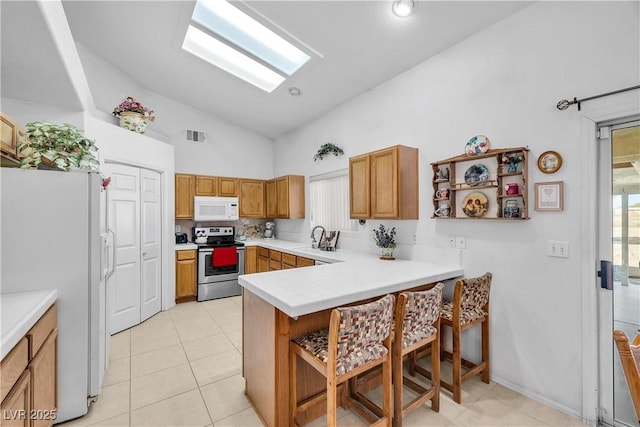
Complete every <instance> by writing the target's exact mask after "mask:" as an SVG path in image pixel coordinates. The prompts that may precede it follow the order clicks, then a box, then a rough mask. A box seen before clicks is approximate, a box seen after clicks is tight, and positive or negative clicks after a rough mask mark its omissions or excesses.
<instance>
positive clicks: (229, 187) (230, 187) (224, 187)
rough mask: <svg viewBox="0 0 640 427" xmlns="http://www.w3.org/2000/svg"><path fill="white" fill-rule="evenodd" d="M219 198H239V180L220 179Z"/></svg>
mask: <svg viewBox="0 0 640 427" xmlns="http://www.w3.org/2000/svg"><path fill="white" fill-rule="evenodd" d="M218 196H220V197H237V196H238V179H237V178H222V177H218Z"/></svg>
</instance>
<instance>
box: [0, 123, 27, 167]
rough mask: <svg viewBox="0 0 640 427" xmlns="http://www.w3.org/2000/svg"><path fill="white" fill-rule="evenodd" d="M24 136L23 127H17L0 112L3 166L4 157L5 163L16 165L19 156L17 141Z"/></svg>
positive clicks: (0, 150) (0, 149)
mask: <svg viewBox="0 0 640 427" xmlns="http://www.w3.org/2000/svg"><path fill="white" fill-rule="evenodd" d="M23 136H24V129H22V128H21V127H19V126H18V125H17V124H16V123H15V122H14V121H13V120H11V119H10V118H9V117H7V116H5V115H4V114H2V113H0V153H1V154H2V159H3V166H4V165H5V163H4V160H5V159H6V160H7V161H8V163H6V164H7V165H16V164H17V163H18V160H19V158H20V155H19V153H18V142H19V141H20V140H21V139H22V137H23Z"/></svg>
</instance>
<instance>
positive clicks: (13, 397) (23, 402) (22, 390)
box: [0, 370, 31, 427]
mask: <svg viewBox="0 0 640 427" xmlns="http://www.w3.org/2000/svg"><path fill="white" fill-rule="evenodd" d="M30 410H31V375H30V374H29V371H28V370H26V371H24V373H23V374H22V376H21V377H20V379H19V380H18V382H17V383H16V385H14V386H13V388H12V389H11V392H10V393H9V395H8V396H7V397H6V398H5V399H4V400H3V401H2V405H0V414H2V425H3V426H5V427H18V426H20V427H29V426H30V425H31V424H30V422H29V416H28V415H29V412H30Z"/></svg>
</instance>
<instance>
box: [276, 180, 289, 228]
mask: <svg viewBox="0 0 640 427" xmlns="http://www.w3.org/2000/svg"><path fill="white" fill-rule="evenodd" d="M276 199H277V200H278V202H277V208H276V216H277V217H278V218H289V177H286V176H283V177H281V178H277V179H276Z"/></svg>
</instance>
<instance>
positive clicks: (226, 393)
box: [60, 297, 584, 427]
mask: <svg viewBox="0 0 640 427" xmlns="http://www.w3.org/2000/svg"><path fill="white" fill-rule="evenodd" d="M241 303H242V300H241V298H240V297H233V298H225V299H219V300H212V301H206V302H201V303H196V302H193V303H184V304H179V305H177V306H176V307H175V308H173V309H171V310H169V311H167V312H161V313H159V314H157V315H155V316H154V317H152V318H151V319H149V320H147V321H145V322H144V323H142V324H141V325H138V326H136V327H134V328H131V329H129V330H127V331H124V332H120V333H119V334H116V335H114V336H113V337H112V338H111V342H110V349H109V359H110V362H109V368H108V370H107V373H106V376H105V379H104V384H103V388H102V395H101V396H100V398H99V399H98V401H97V402H96V403H95V404H93V405H91V407H90V408H89V413H88V414H87V415H85V416H84V417H81V418H78V419H75V420H72V421H69V422H66V423H63V424H60V426H64V427H78V426H203V427H204V426H214V425H215V426H216V427H219V426H238V427H241V426H247V427H259V426H262V424H261V423H260V420H259V419H258V417H257V416H256V414H255V412H254V410H253V409H252V407H251V405H250V404H249V401H248V400H247V398H246V397H245V396H244V380H243V378H242V374H241V370H242V360H241V352H242V332H241V325H242V321H241V314H240V313H241ZM447 366H448V364H446V363H445V364H443V371H445V372H443V375H447V373H446V368H447ZM376 393H378V391H377V390H374V391H373V392H372V395H371V398H372V399H376V398H378V397H379V396H377V395H376ZM406 395H407V398H408V399H409V398H411V395H410V394H409V393H406ZM449 396H450V394H449V393H448V392H447V391H443V392H442V395H441V403H440V412H439V413H435V412H433V411H431V410H430V409H429V408H428V407H427V406H425V407H423V408H421V409H419V410H417V411H415V412H414V413H412V414H410V415H409V417H408V418H406V419H405V423H404V425H405V426H514V427H515V426H583V425H584V424H582V423H581V422H580V421H579V420H577V419H575V418H572V417H569V416H567V415H565V414H563V413H561V412H558V411H556V410H554V409H552V408H549V407H547V406H545V405H542V404H540V403H538V402H536V401H534V400H532V399H529V398H527V397H525V396H523V395H521V394H518V393H516V392H514V391H511V390H509V389H507V388H505V387H503V386H501V385H499V384H495V383H491V384H484V383H482V382H481V381H480V380H479V377H476V378H474V379H472V380H469V381H468V382H466V383H465V384H464V387H463V397H462V399H463V404H462V405H458V404H456V403H454V402H453V401H452V400H451V398H450V397H449ZM338 423H339V425H340V426H363V425H365V424H364V422H363V421H362V420H361V419H360V418H358V417H357V416H356V415H354V414H353V413H351V412H349V411H345V410H343V409H339V419H338ZM322 425H325V418H324V417H322V418H319V419H316V420H314V421H313V422H312V423H309V424H308V426H310V427H317V426H322Z"/></svg>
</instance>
